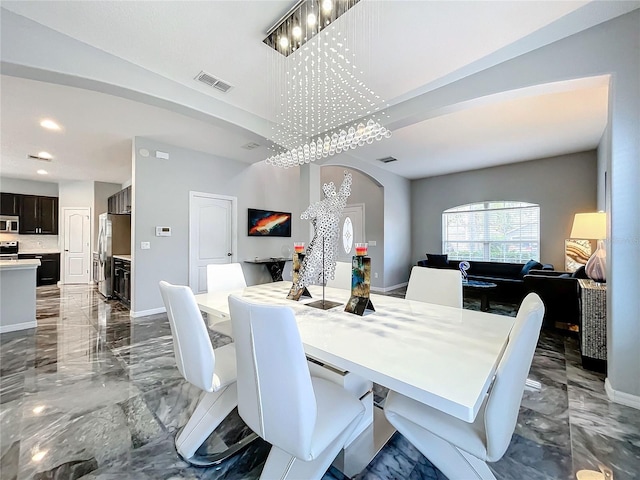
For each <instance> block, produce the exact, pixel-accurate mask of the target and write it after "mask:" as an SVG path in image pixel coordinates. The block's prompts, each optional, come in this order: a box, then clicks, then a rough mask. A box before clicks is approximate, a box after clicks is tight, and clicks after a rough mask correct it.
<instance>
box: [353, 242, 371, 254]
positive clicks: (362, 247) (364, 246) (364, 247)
mask: <svg viewBox="0 0 640 480" xmlns="http://www.w3.org/2000/svg"><path fill="white" fill-rule="evenodd" d="M368 251H369V244H368V243H356V256H357V257H366V256H367V253H368Z"/></svg>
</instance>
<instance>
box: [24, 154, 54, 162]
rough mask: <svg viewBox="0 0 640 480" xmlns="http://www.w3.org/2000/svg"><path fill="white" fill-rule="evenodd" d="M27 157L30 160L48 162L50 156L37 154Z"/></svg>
mask: <svg viewBox="0 0 640 480" xmlns="http://www.w3.org/2000/svg"><path fill="white" fill-rule="evenodd" d="M27 158H29V159H31V160H40V161H41V162H50V161H51V159H50V158H44V157H39V156H38V155H27Z"/></svg>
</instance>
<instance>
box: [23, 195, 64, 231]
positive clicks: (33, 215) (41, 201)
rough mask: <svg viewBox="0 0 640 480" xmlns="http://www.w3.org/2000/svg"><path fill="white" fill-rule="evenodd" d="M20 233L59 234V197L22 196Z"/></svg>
mask: <svg viewBox="0 0 640 480" xmlns="http://www.w3.org/2000/svg"><path fill="white" fill-rule="evenodd" d="M20 233H21V234H22V235H28V234H37V235H57V234H58V197H41V196H37V195H20Z"/></svg>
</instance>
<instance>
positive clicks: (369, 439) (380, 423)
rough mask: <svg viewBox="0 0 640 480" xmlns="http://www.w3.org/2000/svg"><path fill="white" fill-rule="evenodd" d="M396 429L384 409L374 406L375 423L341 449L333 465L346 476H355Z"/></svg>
mask: <svg viewBox="0 0 640 480" xmlns="http://www.w3.org/2000/svg"><path fill="white" fill-rule="evenodd" d="M395 431H396V429H395V428H394V427H393V425H391V424H390V423H389V422H388V421H387V418H386V417H385V416H384V411H383V410H382V409H381V408H379V407H375V406H374V407H373V423H372V424H371V425H369V426H368V427H367V428H366V429H365V430H364V431H363V432H362V433H361V434H360V435H359V436H358V437H357V438H356V439H355V440H353V441H352V442H351V443H350V444H349V445H348V446H347V447H345V448H344V449H342V450H341V451H340V453H339V454H338V456H337V457H336V459H335V460H334V461H333V464H332V465H333V466H334V467H336V468H337V469H338V470H340V471H341V472H342V473H343V474H344V475H345V476H346V477H348V478H352V477H354V476H355V475H357V474H358V473H360V472H362V471H363V470H364V469H365V467H366V466H367V465H369V463H371V460H373V458H374V457H375V456H376V455H377V454H378V452H379V451H380V450H382V447H384V446H385V445H386V444H387V442H388V441H389V439H390V438H391V437H392V436H393V434H394V433H395Z"/></svg>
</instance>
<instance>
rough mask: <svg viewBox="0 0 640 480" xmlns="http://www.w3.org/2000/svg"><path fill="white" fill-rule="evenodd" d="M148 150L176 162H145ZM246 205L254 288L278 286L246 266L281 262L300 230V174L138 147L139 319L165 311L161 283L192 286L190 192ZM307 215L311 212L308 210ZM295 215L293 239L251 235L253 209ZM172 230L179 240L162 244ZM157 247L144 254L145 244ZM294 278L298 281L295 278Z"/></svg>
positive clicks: (241, 213) (243, 224)
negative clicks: (162, 231) (159, 229)
mask: <svg viewBox="0 0 640 480" xmlns="http://www.w3.org/2000/svg"><path fill="white" fill-rule="evenodd" d="M141 148H146V149H147V150H150V151H153V150H162V151H164V152H168V153H169V156H170V159H169V160H159V159H156V158H151V157H147V158H145V157H142V156H140V155H139V154H138V153H137V152H138V151H139V150H140V149H141ZM190 191H197V192H206V193H214V194H220V195H229V196H235V197H237V198H238V252H236V253H237V259H238V261H239V262H240V263H241V264H242V267H243V270H244V273H245V277H246V278H247V283H248V284H256V283H264V282H269V281H271V276H270V275H269V273H268V272H267V270H266V268H265V267H264V266H262V265H251V264H244V263H242V261H243V260H245V259H252V258H254V257H256V256H257V257H261V258H263V257H271V256H278V257H279V256H281V255H282V252H283V249H289V250H291V249H292V248H291V247H292V242H293V238H297V237H299V236H301V235H302V232H301V230H300V228H301V225H302V223H301V220H300V213H301V207H300V204H299V202H298V198H299V195H300V170H299V169H286V170H284V169H279V168H275V167H270V166H267V165H265V164H264V163H260V164H255V165H247V164H244V163H240V162H236V161H233V160H228V159H224V158H221V157H216V156H213V155H209V154H205V153H202V152H196V151H193V150H188V149H184V148H179V147H176V146H173V145H167V144H161V143H158V142H154V141H152V140H149V139H146V138H136V139H135V140H134V162H133V215H132V236H133V240H132V241H133V242H134V243H133V247H132V249H131V251H132V255H133V263H132V269H133V272H132V276H133V292H132V296H133V303H132V311H133V315H139V314H140V313H141V312H143V313H144V312H149V311H154V310H157V309H161V308H162V307H163V304H162V299H161V297H160V292H159V290H158V282H160V280H166V281H168V282H171V283H177V284H182V285H187V284H188V283H189V192H190ZM305 207H306V206H305ZM248 208H261V209H265V210H278V211H289V212H292V214H293V215H292V217H293V222H292V237H291V238H278V237H272V238H262V237H260V238H258V237H249V236H248V235H247V209H248ZM157 225H164V226H170V227H172V236H171V237H155V227H156V226H157ZM143 241H148V242H151V249H150V250H141V249H140V242H143ZM289 278H290V276H289Z"/></svg>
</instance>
